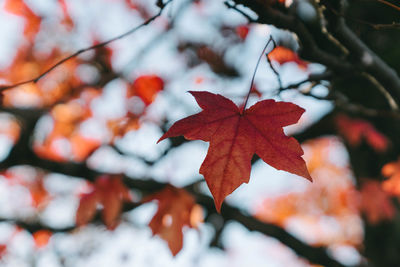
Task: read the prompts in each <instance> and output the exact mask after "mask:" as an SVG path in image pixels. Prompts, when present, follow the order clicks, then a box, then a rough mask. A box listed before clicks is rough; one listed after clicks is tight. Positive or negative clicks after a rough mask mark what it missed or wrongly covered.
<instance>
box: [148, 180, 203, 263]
mask: <svg viewBox="0 0 400 267" xmlns="http://www.w3.org/2000/svg"><path fill="white" fill-rule="evenodd" d="M152 200H157V202H158V210H157V212H156V214H155V215H154V217H153V219H152V220H151V222H150V223H149V226H150V228H151V230H152V231H153V234H154V235H159V236H160V237H161V238H162V239H164V240H165V241H167V243H168V247H169V249H170V250H171V252H172V254H173V255H174V256H175V255H176V254H178V252H179V251H180V250H181V249H182V246H183V233H182V229H183V227H184V226H188V227H190V228H197V225H198V224H199V223H200V222H202V221H203V213H202V209H201V207H200V206H199V205H197V204H196V203H195V200H194V198H193V197H192V195H190V194H189V193H187V192H186V191H185V190H184V189H181V188H176V187H173V186H171V185H167V186H166V187H165V188H164V189H163V190H162V191H160V192H158V193H155V194H153V195H151V196H149V197H147V198H146V199H145V201H146V202H148V201H152Z"/></svg>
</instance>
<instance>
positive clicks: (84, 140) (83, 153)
mask: <svg viewBox="0 0 400 267" xmlns="http://www.w3.org/2000/svg"><path fill="white" fill-rule="evenodd" d="M70 142H71V148H72V153H73V158H74V160H75V161H83V160H85V159H86V158H87V157H88V156H89V155H90V154H91V153H92V152H93V151H95V150H96V149H97V148H98V147H99V146H100V145H101V142H100V140H98V139H94V138H90V137H85V136H82V135H80V134H74V135H72V136H71V139H70Z"/></svg>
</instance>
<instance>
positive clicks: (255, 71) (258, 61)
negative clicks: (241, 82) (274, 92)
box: [241, 35, 280, 114]
mask: <svg viewBox="0 0 400 267" xmlns="http://www.w3.org/2000/svg"><path fill="white" fill-rule="evenodd" d="M271 42H273V44H274V48H275V47H276V44H275V41H274V39H273V38H272V35H271V36H270V37H269V39H268V42H267V43H266V44H265V46H264V48H263V50H262V52H261V55H260V57H259V58H258V60H257V64H256V67H255V69H254V72H253V77H252V78H251V82H250V88H249V92H248V93H247V96H246V100H245V101H244V104H243V108H242V112H241V113H242V114H243V112H244V110H245V109H246V105H247V101H249V97H250V94H251V89H252V88H253V84H254V78H255V77H256V73H257V69H258V65H259V64H260V61H261V58H262V57H263V55H264V52H265V50H266V49H267V47H268V45H269V44H270V43H271ZM267 60H268V62H270V61H269V58H268V56H267ZM270 65H271V64H270ZM271 66H272V65H271ZM272 70H273V71H274V72H275V73H277V72H276V71H275V69H273V68H272ZM279 83H280V78H279Z"/></svg>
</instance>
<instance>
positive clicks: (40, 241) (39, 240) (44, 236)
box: [32, 230, 53, 248]
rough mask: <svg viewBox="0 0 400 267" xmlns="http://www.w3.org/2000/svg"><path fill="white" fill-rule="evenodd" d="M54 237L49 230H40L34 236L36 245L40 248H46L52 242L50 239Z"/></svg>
mask: <svg viewBox="0 0 400 267" xmlns="http://www.w3.org/2000/svg"><path fill="white" fill-rule="evenodd" d="M52 235H53V233H52V232H50V231H49V230H39V231H36V232H34V233H33V234H32V236H33V240H35V245H36V247H38V248H42V247H45V246H46V245H47V244H48V243H49V240H50V237H51V236H52Z"/></svg>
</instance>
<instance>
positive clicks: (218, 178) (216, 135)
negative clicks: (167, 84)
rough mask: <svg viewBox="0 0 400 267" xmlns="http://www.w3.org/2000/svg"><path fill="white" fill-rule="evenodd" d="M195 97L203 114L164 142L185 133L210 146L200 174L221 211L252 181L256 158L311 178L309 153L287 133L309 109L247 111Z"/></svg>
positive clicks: (267, 106) (275, 106) (266, 105)
mask: <svg viewBox="0 0 400 267" xmlns="http://www.w3.org/2000/svg"><path fill="white" fill-rule="evenodd" d="M190 93H191V94H192V95H193V96H194V97H195V99H196V101H197V103H198V104H199V106H200V107H201V108H202V109H203V111H201V112H200V113H198V114H195V115H192V116H189V117H187V118H184V119H182V120H180V121H178V122H176V123H175V124H174V125H172V127H171V128H170V129H169V130H168V131H167V132H166V133H165V134H164V135H163V136H162V137H161V138H160V139H159V140H158V142H160V141H161V140H163V139H165V138H169V137H173V136H179V135H183V136H184V137H185V138H186V139H189V140H194V139H200V140H203V141H206V142H210V147H209V149H208V153H207V156H206V158H205V160H204V162H203V164H202V165H201V167H200V173H201V174H203V175H204V178H205V179H206V182H207V185H208V187H209V189H210V191H211V193H212V195H213V197H214V202H215V206H216V209H217V210H218V211H220V209H221V204H222V202H223V200H224V199H225V197H226V196H227V195H229V194H230V193H232V192H233V191H234V190H235V189H236V188H238V187H239V186H240V185H241V184H242V183H248V182H249V178H250V170H251V159H252V157H253V155H254V154H257V155H258V156H259V157H260V158H261V159H263V160H264V161H265V162H266V163H268V164H269V165H271V166H272V167H274V168H276V169H278V170H284V171H287V172H290V173H293V174H297V175H300V176H303V177H305V178H307V179H309V180H311V176H310V174H309V173H308V170H307V167H306V164H305V162H304V160H303V159H302V158H301V155H303V150H302V149H301V147H300V145H299V143H298V142H297V141H296V140H295V139H294V138H293V137H288V136H286V135H285V134H284V132H283V129H282V127H283V126H287V125H290V124H294V123H296V122H297V121H298V120H299V118H300V116H301V114H303V112H304V109H302V108H300V107H299V106H297V105H295V104H292V103H287V102H275V101H274V100H263V101H259V102H258V103H256V104H255V105H253V106H252V107H250V108H248V109H246V110H244V111H241V110H240V109H239V108H238V107H237V106H236V105H235V104H234V103H233V102H232V101H231V100H229V99H227V98H225V97H223V96H222V95H217V94H212V93H209V92H190Z"/></svg>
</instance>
